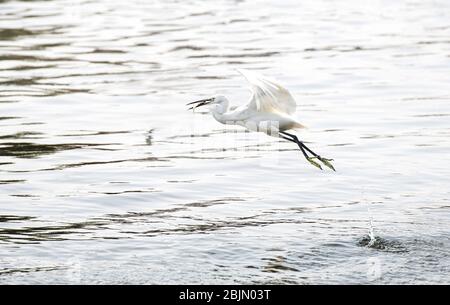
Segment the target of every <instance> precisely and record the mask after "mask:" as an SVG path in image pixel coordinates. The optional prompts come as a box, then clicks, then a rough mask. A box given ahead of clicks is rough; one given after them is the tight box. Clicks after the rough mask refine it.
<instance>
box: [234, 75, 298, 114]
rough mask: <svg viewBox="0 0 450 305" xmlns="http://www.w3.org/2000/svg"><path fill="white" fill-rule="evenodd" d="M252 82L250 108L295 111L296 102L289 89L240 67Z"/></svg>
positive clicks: (265, 110) (266, 110)
mask: <svg viewBox="0 0 450 305" xmlns="http://www.w3.org/2000/svg"><path fill="white" fill-rule="evenodd" d="M238 72H239V73H241V74H242V75H243V76H244V77H245V78H246V79H247V81H248V82H249V83H250V85H251V87H250V89H251V91H252V93H253V95H252V97H251V99H250V102H249V104H248V107H249V108H253V109H255V110H256V111H259V112H278V113H285V114H292V113H294V112H295V108H296V104H295V101H294V98H293V97H292V96H291V94H290V93H289V91H288V90H287V89H286V88H284V87H283V86H281V85H279V84H278V83H277V82H276V81H275V80H272V79H270V78H267V77H265V76H263V75H261V74H258V73H256V72H252V71H248V70H243V69H238Z"/></svg>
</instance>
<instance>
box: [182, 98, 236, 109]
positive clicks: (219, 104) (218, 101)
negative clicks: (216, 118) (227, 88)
mask: <svg viewBox="0 0 450 305" xmlns="http://www.w3.org/2000/svg"><path fill="white" fill-rule="evenodd" d="M186 105H192V106H191V107H190V108H189V110H191V109H192V110H195V109H196V108H198V107H201V106H205V105H209V109H210V110H211V112H217V113H224V112H225V111H227V109H228V99H227V98H226V97H225V96H223V95H216V96H214V97H211V98H206V99H203V100H199V101H195V102H191V103H188V104H186Z"/></svg>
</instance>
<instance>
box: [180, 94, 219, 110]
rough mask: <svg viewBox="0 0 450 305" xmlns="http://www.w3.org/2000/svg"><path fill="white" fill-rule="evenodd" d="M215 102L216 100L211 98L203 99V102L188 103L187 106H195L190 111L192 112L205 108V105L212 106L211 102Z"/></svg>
mask: <svg viewBox="0 0 450 305" xmlns="http://www.w3.org/2000/svg"><path fill="white" fill-rule="evenodd" d="M213 101H214V98H213V97H211V98H206V99H203V100H199V101H195V102H191V103H187V104H186V106H189V105H193V106H191V107H190V108H189V109H188V110H191V109H192V111H194V110H195V109H196V108H198V107H201V106H205V105H208V104H211V102H213Z"/></svg>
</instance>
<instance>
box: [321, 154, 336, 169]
mask: <svg viewBox="0 0 450 305" xmlns="http://www.w3.org/2000/svg"><path fill="white" fill-rule="evenodd" d="M317 159H319V161H320V162H322V163H323V165H325V166H326V167H328V168H329V169H332V170H333V171H336V169H334V166H333V164H331V162H330V161H333V159H326V158H322V157H317Z"/></svg>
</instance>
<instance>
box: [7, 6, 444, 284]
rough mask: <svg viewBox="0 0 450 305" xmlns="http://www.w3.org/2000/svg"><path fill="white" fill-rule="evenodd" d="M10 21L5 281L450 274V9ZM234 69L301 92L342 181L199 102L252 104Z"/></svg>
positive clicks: (214, 11) (304, 114) (17, 16)
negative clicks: (219, 118) (223, 99)
mask: <svg viewBox="0 0 450 305" xmlns="http://www.w3.org/2000/svg"><path fill="white" fill-rule="evenodd" d="M0 17H1V18H0V89H1V90H0V204H1V206H0V283H133V284H141V283H149V284H156V283H158V284H161V283H172V284H173V283H210V284H222V283H246V284H248V283H269V284H278V283H284V284H324V283H327V284H328V283H329V284H337V283H339V284H349V283H363V284H368V283H383V284H393V283H447V284H448V283H449V282H450V276H449V274H450V270H449V268H450V267H449V266H450V258H449V257H450V255H449V254H450V251H449V248H450V247H449V241H450V233H449V231H450V230H449V229H450V225H449V223H450V213H449V208H450V203H449V198H450V188H449V185H450V178H449V177H450V171H449V166H448V164H449V163H450V154H449V149H450V139H449V136H450V125H449V122H448V121H449V116H450V103H449V102H450V91H449V89H450V87H449V84H450V73H449V67H450V40H449V37H450V2H448V1H433V2H427V1H345V3H341V2H333V1H301V2H300V1H287V0H283V1H272V2H270V3H269V2H264V1H214V4H213V3H212V2H211V3H210V2H208V1H137V0H136V1H126V2H123V3H120V2H117V1H59V0H58V1H42V2H41V1H24V2H22V1H2V2H0ZM235 68H246V69H254V70H258V71H260V72H263V73H264V74H267V75H270V76H272V77H275V78H277V79H278V80H279V81H280V82H281V83H282V84H284V85H285V86H286V87H287V88H289V89H290V90H291V92H292V94H293V95H294V96H295V97H296V99H297V102H298V114H297V115H298V118H299V120H300V121H301V122H303V123H304V124H305V125H307V126H308V127H309V129H307V130H305V131H303V132H301V133H300V134H299V136H300V137H301V138H302V139H303V140H304V141H306V142H307V143H308V144H309V146H310V147H311V148H313V149H314V150H315V151H317V152H319V153H321V154H323V155H324V156H327V157H332V158H334V160H335V161H334V163H333V164H334V165H335V167H336V169H337V172H336V173H334V172H331V171H325V170H324V171H319V170H317V169H316V168H314V167H312V166H311V165H309V164H308V163H307V162H305V160H304V159H302V156H301V153H300V152H299V151H298V150H297V149H296V147H295V145H294V144H292V143H285V142H282V141H278V140H277V139H271V138H268V137H266V136H264V135H260V134H255V133H245V132H242V130H240V129H239V128H234V127H224V126H222V125H220V124H218V123H217V122H215V121H214V120H213V119H212V118H211V117H209V115H207V114H206V113H202V112H200V113H196V114H193V113H192V112H188V111H186V107H185V106H184V105H185V104H186V103H187V102H190V101H193V100H194V99H198V98H204V97H208V96H210V95H212V94H215V93H221V94H225V95H226V96H227V97H228V98H229V99H230V100H231V101H232V103H235V104H239V103H243V102H245V101H246V100H247V99H248V97H249V92H248V91H247V90H246V89H245V81H244V80H243V78H242V77H241V76H239V74H238V73H237V72H236V71H235V70H234V69H235ZM362 191H364V196H362V195H361V192H362ZM368 206H369V207H370V213H368V210H367V207H368ZM371 219H373V221H372V220H371ZM369 224H371V225H369ZM371 226H372V228H371V230H372V231H369V229H370V227H371ZM368 231H369V232H372V235H373V236H370V235H368Z"/></svg>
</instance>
